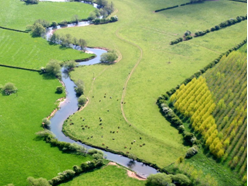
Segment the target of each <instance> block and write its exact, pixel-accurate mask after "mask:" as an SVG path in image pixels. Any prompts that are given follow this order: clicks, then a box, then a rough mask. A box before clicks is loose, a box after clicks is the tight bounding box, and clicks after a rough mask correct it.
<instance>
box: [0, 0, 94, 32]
mask: <svg viewBox="0 0 248 186" xmlns="http://www.w3.org/2000/svg"><path fill="white" fill-rule="evenodd" d="M0 4H1V7H0V23H1V25H0V26H3V27H8V28H13V29H19V30H25V29H26V26H27V25H31V24H33V23H34V21H36V20H37V19H44V20H47V21H49V22H52V21H56V22H61V21H63V20H67V21H71V20H72V17H74V16H75V15H78V18H79V19H87V18H88V16H89V15H90V12H92V11H94V9H95V8H94V7H93V6H91V5H88V4H84V3H77V2H57V3H53V2H39V4H34V5H26V4H25V3H24V2H23V1H19V0H8V1H5V0H0Z"/></svg>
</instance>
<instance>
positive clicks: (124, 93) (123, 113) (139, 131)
mask: <svg viewBox="0 0 248 186" xmlns="http://www.w3.org/2000/svg"><path fill="white" fill-rule="evenodd" d="M120 29H121V28H119V29H117V30H116V32H115V35H116V37H118V38H119V39H120V40H122V41H124V42H126V43H128V44H130V45H133V46H135V47H137V48H138V49H139V50H140V56H139V58H138V60H137V62H136V63H135V65H134V67H133V68H132V70H131V72H130V73H129V75H128V77H127V80H126V82H125V83H124V86H123V91H122V97H121V103H120V104H121V113H122V116H123V118H124V120H125V121H126V122H127V123H128V124H129V125H130V126H132V127H133V128H134V129H135V130H136V131H137V132H138V133H140V134H142V135H144V136H146V137H147V138H150V139H151V140H154V141H156V142H157V143H160V144H161V145H165V143H164V142H163V141H162V140H160V139H157V138H155V137H153V136H149V135H147V134H146V133H144V132H142V131H141V130H140V129H138V128H137V127H135V126H133V125H132V123H131V122H129V121H128V119H127V117H126V115H125V111H124V108H123V105H124V104H122V102H123V103H124V99H125V96H126V89H127V85H128V82H129V80H130V78H131V76H132V75H133V73H134V71H135V69H136V68H137V67H138V65H139V64H140V61H141V60H142V58H143V50H142V48H141V47H140V46H139V45H137V44H135V43H132V42H131V41H128V40H126V39H124V38H122V37H121V36H120V35H119V31H120Z"/></svg>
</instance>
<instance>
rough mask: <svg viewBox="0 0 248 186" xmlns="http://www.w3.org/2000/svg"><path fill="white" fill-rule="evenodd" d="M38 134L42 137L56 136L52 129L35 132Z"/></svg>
mask: <svg viewBox="0 0 248 186" xmlns="http://www.w3.org/2000/svg"><path fill="white" fill-rule="evenodd" d="M35 134H36V135H37V136H39V137H41V138H44V139H45V138H46V137H48V136H49V137H55V136H54V134H53V133H52V132H51V131H50V130H46V129H45V130H42V131H39V132H36V133H35Z"/></svg>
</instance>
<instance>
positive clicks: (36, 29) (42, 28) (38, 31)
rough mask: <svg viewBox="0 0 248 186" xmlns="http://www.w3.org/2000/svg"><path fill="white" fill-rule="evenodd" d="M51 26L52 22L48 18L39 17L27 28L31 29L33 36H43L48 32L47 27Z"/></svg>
mask: <svg viewBox="0 0 248 186" xmlns="http://www.w3.org/2000/svg"><path fill="white" fill-rule="evenodd" d="M49 26H50V23H49V22H48V21H46V20H42V19H38V20H36V21H35V22H34V24H33V25H32V26H31V27H30V28H29V27H28V28H27V30H31V35H32V36H33V37H42V36H43V35H44V34H45V33H46V28H47V27H49Z"/></svg>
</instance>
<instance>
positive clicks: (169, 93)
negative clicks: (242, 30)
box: [158, 38, 247, 101]
mask: <svg viewBox="0 0 248 186" xmlns="http://www.w3.org/2000/svg"><path fill="white" fill-rule="evenodd" d="M245 43H247V38H246V39H244V40H243V41H242V42H241V43H239V44H237V45H236V46H235V47H233V48H231V49H229V50H228V51H226V52H225V53H222V54H221V55H220V56H219V57H218V58H216V59H215V60H214V61H212V62H211V63H209V64H208V65H207V66H205V67H204V68H203V69H201V70H199V71H198V72H196V73H194V74H193V75H192V76H191V77H189V78H187V79H185V80H184V81H183V82H182V83H181V84H179V85H177V86H176V87H175V88H172V89H171V90H169V91H167V92H166V94H165V95H163V96H166V97H167V96H171V95H172V94H174V93H175V92H176V90H177V89H178V88H179V87H180V86H181V85H182V84H185V85H187V84H188V83H189V82H190V81H191V80H192V79H193V78H194V77H195V78H198V77H199V76H200V75H202V74H203V73H205V72H206V71H207V70H208V69H210V68H212V67H214V66H215V65H216V64H217V63H219V61H220V59H221V58H222V56H224V55H226V56H228V55H229V54H230V53H231V52H232V51H235V50H238V49H239V48H241V47H242V46H243V45H244V44H245ZM161 98H162V96H160V97H159V98H158V101H159V100H160V99H161Z"/></svg>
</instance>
